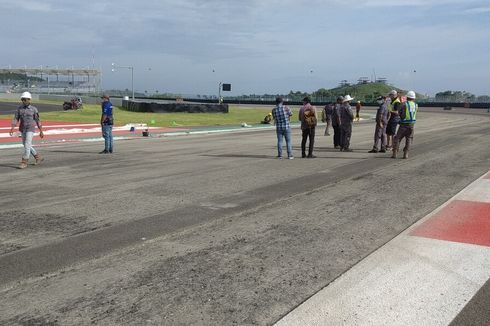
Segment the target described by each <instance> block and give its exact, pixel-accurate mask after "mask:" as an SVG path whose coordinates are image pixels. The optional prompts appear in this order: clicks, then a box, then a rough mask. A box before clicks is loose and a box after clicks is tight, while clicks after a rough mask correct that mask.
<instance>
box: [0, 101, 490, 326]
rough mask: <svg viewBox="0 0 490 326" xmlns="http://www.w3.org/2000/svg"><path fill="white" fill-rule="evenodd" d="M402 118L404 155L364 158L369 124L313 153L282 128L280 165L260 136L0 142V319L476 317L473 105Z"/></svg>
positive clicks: (431, 320) (479, 145) (481, 148)
mask: <svg viewBox="0 0 490 326" xmlns="http://www.w3.org/2000/svg"><path fill="white" fill-rule="evenodd" d="M372 112H373V111H372ZM417 119H418V121H417V124H416V126H415V137H414V143H413V147H412V150H411V152H410V158H409V159H406V160H404V159H391V158H390V153H385V154H382V153H377V154H370V153H368V151H369V150H370V149H371V148H372V145H373V135H374V122H373V121H371V120H365V121H363V122H361V123H355V124H354V127H353V132H352V140H351V144H352V145H351V147H352V149H353V150H354V151H353V152H352V153H344V152H339V151H338V150H334V149H333V144H332V137H331V136H323V130H324V126H323V125H320V126H318V127H317V132H316V139H315V153H314V154H315V155H316V156H317V158H315V159H302V158H300V156H301V153H300V150H299V147H300V146H299V145H300V141H301V135H300V130H299V129H298V128H297V127H295V128H294V129H293V150H294V155H295V157H296V158H295V159H294V160H278V159H276V155H277V151H276V134H275V131H274V128H260V129H255V128H248V129H247V128H241V129H240V128H236V129H230V130H228V131H226V132H216V130H213V131H212V132H211V131H210V132H206V131H205V130H201V131H200V132H199V133H192V132H187V131H186V130H183V132H181V133H179V134H178V136H176V135H175V134H174V135H173V136H172V137H170V135H171V134H167V133H166V131H165V130H160V131H155V133H154V135H153V136H152V137H141V136H139V135H134V137H121V138H120V139H118V140H116V142H115V153H114V154H112V155H100V154H97V153H98V152H99V151H100V150H101V149H102V142H101V141H100V139H98V137H85V136H79V137H77V141H65V142H62V141H55V140H56V137H55V136H53V138H52V139H51V140H50V139H49V138H48V139H46V140H45V143H43V144H42V146H39V147H38V150H39V151H40V153H41V154H42V155H43V156H44V157H45V161H44V162H43V163H42V164H41V165H39V166H33V165H29V167H28V168H27V169H25V170H19V169H17V168H16V167H17V166H18V163H19V162H20V157H21V148H20V147H18V146H17V147H16V146H10V145H15V142H14V143H12V142H9V144H8V145H9V146H10V147H9V146H4V147H2V149H0V154H1V155H0V192H1V197H0V198H1V199H0V203H1V205H0V311H1V313H0V324H1V325H30V324H32V325H89V324H94V323H95V324H100V325H255V324H257V325H272V324H275V323H277V324H278V325H302V324H305V325H308V324H310V325H339V324H343V325H406V324H407V323H408V324H423V323H422V322H421V321H427V323H426V324H427V325H448V324H453V325H471V324H472V323H468V321H476V323H475V325H479V322H480V321H483V322H484V321H488V320H489V311H488V306H489V305H490V302H489V298H488V287H489V285H488V279H489V278H490V247H489V239H490V226H489V222H488V221H489V220H490V216H489V215H488V214H489V209H488V205H489V202H490V195H489V193H490V189H489V182H488V181H489V180H490V179H488V176H489V174H488V173H489V170H490V164H489V163H490V124H489V122H490V114H488V113H487V114H486V113H485V112H483V111H480V110H478V111H473V110H456V111H455V112H445V111H443V110H441V109H439V110H438V109H430V110H424V109H421V110H420V112H419V114H418V115H417ZM3 127H7V128H8V126H3ZM78 127H80V126H78ZM85 127H87V126H85ZM85 127H84V128H85ZM94 128H96V126H94ZM55 129H56V128H55ZM48 131H49V130H48ZM2 133H8V130H7V131H4V130H0V136H1V134H2ZM97 133H98V131H97V130H95V131H94V135H96V134H97ZM48 134H49V133H48ZM52 135H55V134H54V133H52ZM0 138H1V137H0ZM4 138H5V139H7V138H6V137H4ZM88 138H92V141H84V140H83V139H88ZM2 139H3V138H2ZM48 140H50V141H48ZM17 143H18V141H17ZM0 145H5V142H0ZM468 203H469V204H468ZM376 300H378V301H376ZM305 316H307V317H308V318H310V319H306V317H305ZM477 318H480V319H477Z"/></svg>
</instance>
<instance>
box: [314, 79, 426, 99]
mask: <svg viewBox="0 0 490 326" xmlns="http://www.w3.org/2000/svg"><path fill="white" fill-rule="evenodd" d="M393 89H395V90H397V91H398V92H402V93H405V92H406V90H402V89H400V88H398V87H395V86H393V85H388V84H385V83H367V84H356V85H349V86H339V87H336V88H332V89H323V88H322V89H319V90H318V91H316V92H313V94H312V97H313V98H324V99H327V98H328V99H329V100H332V99H333V98H335V97H337V96H343V95H347V94H349V95H350V96H352V97H354V98H355V100H359V101H361V102H374V101H375V100H376V98H377V97H378V96H380V95H387V94H388V93H389V92H390V91H391V90H393ZM417 98H419V99H421V98H424V96H423V95H422V94H418V93H417Z"/></svg>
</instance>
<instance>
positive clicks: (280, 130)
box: [272, 97, 294, 160]
mask: <svg viewBox="0 0 490 326" xmlns="http://www.w3.org/2000/svg"><path fill="white" fill-rule="evenodd" d="M283 102H284V101H283V99H282V97H277V98H276V107H275V108H273V109H272V118H273V119H274V123H275V124H276V134H277V158H279V159H281V158H282V138H283V137H284V138H285V139H286V148H287V152H288V159H290V160H292V159H294V157H293V144H292V143H291V125H290V119H291V116H292V115H293V113H292V112H291V110H290V109H289V108H288V107H287V106H285V105H283Z"/></svg>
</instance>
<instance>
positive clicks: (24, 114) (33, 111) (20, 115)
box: [10, 92, 44, 169]
mask: <svg viewBox="0 0 490 326" xmlns="http://www.w3.org/2000/svg"><path fill="white" fill-rule="evenodd" d="M20 99H21V101H22V104H21V105H20V106H19V107H18V108H17V111H16V112H15V114H14V118H13V119H12V128H11V129H10V136H13V134H14V129H15V126H16V125H17V123H18V122H19V131H20V133H21V135H22V145H23V146H24V153H23V154H22V161H21V162H20V165H19V169H25V168H26V167H27V164H28V163H29V158H30V156H31V155H32V156H33V157H34V159H35V160H36V162H35V163H34V164H35V165H37V164H39V163H41V162H42V161H43V160H44V158H43V157H42V156H41V155H40V154H39V153H38V152H37V151H36V150H35V149H34V147H33V146H32V138H33V137H34V132H35V131H36V126H37V128H38V129H39V136H40V137H41V138H44V133H43V128H42V126H41V120H40V118H39V111H38V110H37V108H36V107H35V106H33V105H31V100H32V95H31V93H29V92H24V93H22V95H21V97H20Z"/></svg>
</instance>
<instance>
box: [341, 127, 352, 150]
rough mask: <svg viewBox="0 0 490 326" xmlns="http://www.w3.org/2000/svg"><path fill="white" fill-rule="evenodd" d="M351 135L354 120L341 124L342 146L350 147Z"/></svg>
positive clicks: (344, 147)
mask: <svg viewBox="0 0 490 326" xmlns="http://www.w3.org/2000/svg"><path fill="white" fill-rule="evenodd" d="M351 135H352V122H351V123H343V124H342V125H341V126H340V148H342V149H349V147H350V137H351Z"/></svg>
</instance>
